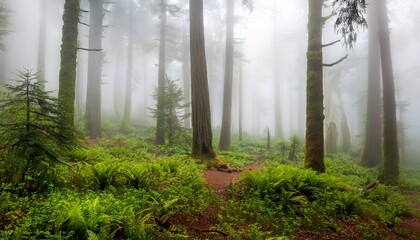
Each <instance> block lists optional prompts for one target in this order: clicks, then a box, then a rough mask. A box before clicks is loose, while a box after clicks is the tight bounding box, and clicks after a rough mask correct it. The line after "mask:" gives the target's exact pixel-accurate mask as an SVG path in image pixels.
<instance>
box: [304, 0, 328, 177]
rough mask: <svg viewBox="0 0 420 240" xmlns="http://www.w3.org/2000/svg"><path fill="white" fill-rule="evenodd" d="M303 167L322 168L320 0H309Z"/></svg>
mask: <svg viewBox="0 0 420 240" xmlns="http://www.w3.org/2000/svg"><path fill="white" fill-rule="evenodd" d="M308 3H309V15H308V51H307V73H306V78H307V80H306V81H307V83H306V84H307V85H306V137H305V167H306V168H311V169H313V170H315V171H317V172H325V165H324V132H323V129H324V106H323V86H322V79H323V72H322V70H323V69H322V27H323V21H324V20H323V18H322V7H323V3H324V1H323V0H308Z"/></svg>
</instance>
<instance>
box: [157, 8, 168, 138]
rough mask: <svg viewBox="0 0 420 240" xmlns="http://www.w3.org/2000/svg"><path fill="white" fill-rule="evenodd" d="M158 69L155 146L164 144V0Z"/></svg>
mask: <svg viewBox="0 0 420 240" xmlns="http://www.w3.org/2000/svg"><path fill="white" fill-rule="evenodd" d="M160 4H161V15H160V45H159V69H158V87H157V91H158V92H157V116H156V140H155V141H156V144H159V145H162V144H164V143H165V102H164V99H163V98H164V94H165V93H164V92H165V89H164V85H165V71H166V70H165V64H166V60H165V58H166V7H167V6H166V0H162V1H161V3H160Z"/></svg>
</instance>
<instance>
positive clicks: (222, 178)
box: [203, 162, 262, 188]
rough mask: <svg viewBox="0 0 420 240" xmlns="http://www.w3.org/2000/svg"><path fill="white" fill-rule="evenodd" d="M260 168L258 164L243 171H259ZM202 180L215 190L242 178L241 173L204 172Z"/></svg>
mask: <svg viewBox="0 0 420 240" xmlns="http://www.w3.org/2000/svg"><path fill="white" fill-rule="evenodd" d="M261 168H262V166H261V163H260V162H256V163H254V164H251V165H248V166H246V167H244V168H243V170H261ZM203 176H204V178H205V179H206V180H207V182H208V184H209V185H210V186H214V187H216V188H225V187H227V186H228V185H229V184H230V183H231V182H233V181H234V180H236V179H238V178H240V177H241V176H242V172H230V173H229V172H224V171H219V170H210V169H209V170H204V173H203Z"/></svg>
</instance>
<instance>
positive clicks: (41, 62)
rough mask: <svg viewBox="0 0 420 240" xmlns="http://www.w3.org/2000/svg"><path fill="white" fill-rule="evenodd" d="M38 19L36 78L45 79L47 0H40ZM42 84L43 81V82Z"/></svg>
mask: <svg viewBox="0 0 420 240" xmlns="http://www.w3.org/2000/svg"><path fill="white" fill-rule="evenodd" d="M40 4H41V6H40V20H39V40H38V73H39V74H40V76H39V78H38V80H39V81H42V82H44V81H45V44H46V28H47V11H46V10H47V9H46V8H47V6H48V4H47V2H46V1H45V0H43V1H40ZM43 86H44V83H43Z"/></svg>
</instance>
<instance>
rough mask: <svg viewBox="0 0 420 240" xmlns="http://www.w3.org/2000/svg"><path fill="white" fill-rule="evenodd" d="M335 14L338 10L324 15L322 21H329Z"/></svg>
mask: <svg viewBox="0 0 420 240" xmlns="http://www.w3.org/2000/svg"><path fill="white" fill-rule="evenodd" d="M335 15H336V12H335V11H332V12H331V14H330V15H328V16H325V17H322V22H323V23H325V22H326V21H328V19H330V18H332V17H333V16H335Z"/></svg>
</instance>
